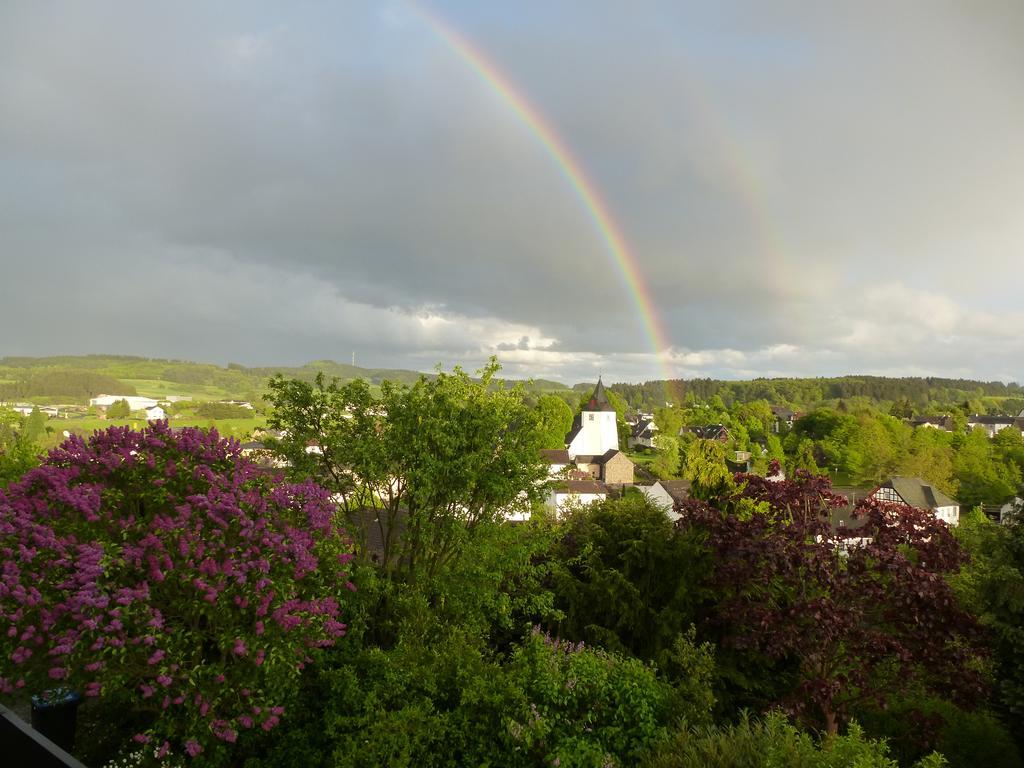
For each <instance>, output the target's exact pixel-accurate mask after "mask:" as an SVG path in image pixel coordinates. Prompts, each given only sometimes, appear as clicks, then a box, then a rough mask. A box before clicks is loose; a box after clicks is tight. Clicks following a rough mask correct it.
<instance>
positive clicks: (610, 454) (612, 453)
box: [576, 448, 633, 464]
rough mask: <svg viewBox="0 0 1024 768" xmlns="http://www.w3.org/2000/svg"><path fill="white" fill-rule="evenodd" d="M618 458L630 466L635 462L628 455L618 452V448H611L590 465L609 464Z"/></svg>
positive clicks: (595, 458)
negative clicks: (620, 457) (621, 458)
mask: <svg viewBox="0 0 1024 768" xmlns="http://www.w3.org/2000/svg"><path fill="white" fill-rule="evenodd" d="M616 456H622V457H623V458H624V459H625V460H626V461H628V462H629V463H630V464H632V463H633V460H632V459H630V458H629V456H626V454H624V453H623V452H622V451H620V450H618V449H617V448H609V449H608V450H607V451H605V452H604V453H603V454H601V455H600V456H595V457H594V458H593V459H592V460H591V461H590V462H589V463H590V464H607V463H608V462H609V461H610V460H611V459H613V458H615V457H616ZM576 458H577V459H578V458H579V457H578V456H577V457H576Z"/></svg>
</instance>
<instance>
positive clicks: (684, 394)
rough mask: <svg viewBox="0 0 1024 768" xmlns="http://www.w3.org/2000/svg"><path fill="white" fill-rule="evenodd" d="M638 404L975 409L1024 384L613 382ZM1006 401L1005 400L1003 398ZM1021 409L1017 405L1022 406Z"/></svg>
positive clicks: (872, 379)
mask: <svg viewBox="0 0 1024 768" xmlns="http://www.w3.org/2000/svg"><path fill="white" fill-rule="evenodd" d="M610 389H611V390H612V391H614V392H617V393H618V394H619V395H621V396H622V397H623V398H624V399H625V400H626V402H627V403H628V404H629V405H630V406H632V407H634V408H642V409H644V410H653V409H654V408H657V407H662V406H664V405H665V404H666V402H670V401H674V402H678V403H685V402H687V401H691V402H692V401H697V402H702V401H707V400H710V399H712V398H714V397H716V396H717V397H720V398H721V399H722V402H723V403H724V404H725V405H726V406H732V405H733V404H734V403H740V402H752V401H754V400H767V401H768V402H769V403H772V404H777V405H788V406H790V407H791V408H797V409H806V408H810V407H813V406H815V405H821V404H823V403H827V402H829V401H845V400H853V399H857V398H862V399H866V400H870V401H872V402H875V403H881V402H896V401H903V400H905V401H909V403H910V404H912V405H913V406H916V407H918V408H923V407H925V406H932V407H935V406H946V405H948V406H952V405H962V404H964V403H967V404H969V405H970V406H971V407H973V408H974V410H975V411H976V412H985V411H986V409H987V408H988V407H992V406H996V407H1003V406H1006V407H1012V406H1013V405H1014V402H1015V401H1017V400H1021V401H1022V402H1024V388H1022V387H1021V385H1020V384H1018V383H1016V382H1013V383H1010V384H1006V383H1003V382H1001V381H973V380H971V379H943V378H938V377H933V376H928V377H918V376H914V377H899V378H890V377H886V376H838V377H835V378H813V379H753V380H751V381H724V380H720V379H673V380H671V381H648V382H646V383H644V384H614V385H612V386H611V387H610ZM1002 401H1007V402H1005V403H1004V402H1002ZM1018 410H1019V408H1018Z"/></svg>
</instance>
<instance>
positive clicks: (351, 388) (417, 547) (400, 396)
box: [269, 359, 547, 581]
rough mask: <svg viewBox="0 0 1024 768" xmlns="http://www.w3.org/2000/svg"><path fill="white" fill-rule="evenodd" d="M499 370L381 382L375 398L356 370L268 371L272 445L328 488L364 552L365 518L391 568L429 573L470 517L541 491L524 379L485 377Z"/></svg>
mask: <svg viewBox="0 0 1024 768" xmlns="http://www.w3.org/2000/svg"><path fill="white" fill-rule="evenodd" d="M499 369H500V366H499V365H498V364H497V361H495V360H494V359H492V360H491V362H490V363H489V364H488V365H487V366H486V367H485V368H484V369H483V370H481V371H479V372H478V373H479V379H478V380H474V379H472V378H470V377H469V376H468V375H467V374H466V373H465V372H464V371H462V370H461V369H460V368H456V369H455V370H454V371H453V372H452V373H451V374H447V373H438V374H437V375H436V376H434V377H427V376H421V377H420V379H419V380H418V381H417V382H416V383H415V384H413V385H412V386H411V387H409V386H405V385H402V384H396V383H393V382H390V381H385V382H383V383H382V384H381V397H380V400H375V399H374V398H373V397H372V395H371V392H370V387H369V385H368V384H367V383H366V382H365V381H363V380H359V379H357V380H355V381H352V382H350V383H348V384H345V385H340V384H338V382H337V381H336V380H335V381H331V382H327V381H326V380H325V379H324V377H323V376H322V375H319V376H317V378H316V380H315V381H314V382H313V383H308V382H303V381H300V380H298V379H285V378H283V377H275V378H274V379H273V380H271V382H270V388H271V392H270V396H269V399H270V400H271V402H272V403H273V404H274V413H273V415H272V416H271V417H270V419H269V423H270V425H271V426H272V427H274V428H276V429H281V430H285V432H286V437H285V438H283V439H282V440H280V441H279V442H277V443H276V444H275V445H274V446H273V447H274V449H275V450H276V451H278V452H279V453H280V454H281V455H282V456H284V457H285V458H286V459H288V461H289V462H290V463H291V466H292V469H291V471H292V472H294V473H297V474H299V475H302V476H305V475H308V474H312V475H313V476H314V477H315V478H316V479H317V480H318V481H319V482H321V483H323V484H325V485H326V486H327V487H329V488H331V489H332V490H333V491H334V492H335V493H336V494H337V498H338V500H339V504H340V506H341V508H342V510H343V512H344V513H345V515H346V517H347V518H348V520H349V522H350V527H351V528H352V529H353V532H354V533H356V534H357V536H358V537H359V541H358V542H357V544H358V546H357V549H358V552H359V554H360V555H361V556H362V557H363V558H364V559H367V560H368V559H369V558H370V555H371V554H372V553H371V552H370V550H369V547H368V540H367V534H368V529H369V526H371V525H372V526H375V527H376V528H377V530H378V532H379V534H380V539H381V541H382V542H383V544H382V552H381V553H380V556H381V562H382V565H383V567H384V569H385V573H386V574H387V575H388V576H389V577H398V578H400V579H402V580H406V581H415V580H416V579H417V578H420V577H424V578H431V577H433V576H435V575H436V574H437V573H438V572H439V571H440V570H441V569H443V568H444V567H445V565H446V564H448V563H449V562H451V561H452V560H453V558H455V557H456V556H457V555H458V553H459V552H460V551H461V549H462V547H463V545H464V543H465V542H466V540H467V538H468V537H470V536H471V535H472V532H473V530H474V529H475V528H476V527H477V526H479V525H481V524H486V523H491V522H495V521H498V520H502V519H504V517H505V515H506V514H507V512H508V511H509V510H510V509H513V508H516V507H520V506H523V505H527V506H529V505H530V504H531V503H534V502H538V501H539V500H540V498H541V497H542V496H543V493H544V484H543V481H545V480H546V478H547V467H546V465H544V464H543V463H542V462H541V460H540V455H539V451H540V441H541V431H540V429H539V426H538V419H537V415H536V413H535V411H534V410H533V409H531V408H529V407H528V406H527V405H526V403H525V402H524V390H523V388H522V386H521V385H517V386H515V387H512V388H511V389H506V388H505V386H504V385H503V384H502V383H499V382H496V381H495V380H494V376H495V374H496V373H497V372H498V370H499Z"/></svg>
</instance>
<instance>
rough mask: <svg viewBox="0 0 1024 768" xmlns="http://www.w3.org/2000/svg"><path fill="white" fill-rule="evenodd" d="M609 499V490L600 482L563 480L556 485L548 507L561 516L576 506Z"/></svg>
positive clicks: (549, 498) (552, 490)
mask: <svg viewBox="0 0 1024 768" xmlns="http://www.w3.org/2000/svg"><path fill="white" fill-rule="evenodd" d="M606 498H608V488H607V487H605V485H604V483H602V482H600V481H598V480H563V481H561V482H559V483H556V484H555V485H554V487H552V489H551V493H550V495H549V496H548V502H547V505H548V506H549V507H551V508H552V509H554V510H555V513H556V514H558V515H561V514H563V513H565V511H566V510H567V509H569V508H571V507H574V506H586V505H587V504H593V503H595V502H599V501H604V500H605V499H606Z"/></svg>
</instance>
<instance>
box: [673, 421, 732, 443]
mask: <svg viewBox="0 0 1024 768" xmlns="http://www.w3.org/2000/svg"><path fill="white" fill-rule="evenodd" d="M683 429H684V430H686V431H687V432H692V433H693V434H695V435H696V436H697V437H699V438H701V439H702V440H717V439H718V437H719V436H720V435H723V434H724V435H726V436H728V434H729V430H728V429H726V428H725V425H724V424H705V425H703V426H699V427H683Z"/></svg>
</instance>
